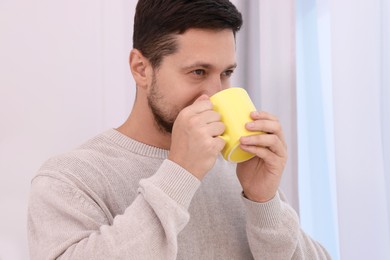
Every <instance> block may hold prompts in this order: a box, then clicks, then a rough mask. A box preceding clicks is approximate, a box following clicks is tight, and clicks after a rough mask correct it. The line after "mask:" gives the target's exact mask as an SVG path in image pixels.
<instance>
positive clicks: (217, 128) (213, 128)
mask: <svg viewBox="0 0 390 260" xmlns="http://www.w3.org/2000/svg"><path fill="white" fill-rule="evenodd" d="M205 130H206V131H207V134H208V135H210V136H213V137H216V136H220V135H222V134H223V132H224V131H225V124H224V123H222V122H213V123H211V124H208V125H207V126H206V127H205Z"/></svg>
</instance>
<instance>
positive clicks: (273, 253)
mask: <svg viewBox="0 0 390 260" xmlns="http://www.w3.org/2000/svg"><path fill="white" fill-rule="evenodd" d="M167 155H168V151H166V150H162V149H159V148H155V147H151V146H148V145H145V144H142V143H139V142H137V141H135V140H132V139H130V138H128V137H126V136H124V135H122V134H121V133H119V132H117V131H116V130H113V129H111V130H109V131H106V132H105V133H103V134H101V135H99V136H97V137H95V138H94V139H92V140H90V141H89V142H87V143H86V144H84V145H83V146H81V147H80V148H78V149H76V150H74V151H72V152H69V153H67V154H64V155H61V156H58V157H55V158H52V159H50V160H48V161H47V162H46V163H45V164H44V165H43V166H42V168H41V169H40V170H39V172H38V174H37V176H36V177H35V178H34V179H33V181H32V186H31V194H30V201H29V211H28V238H29V245H30V256H31V259H32V260H35V259H36V260H43V259H72V260H76V259H83V260H86V259H137V260H141V259H148V260H152V259H153V260H154V259H197V260H198V259H224V260H226V259H237V260H245V259H272V260H279V259H310V260H312V259H329V258H330V257H329V256H328V254H327V253H326V251H325V250H324V248H323V247H322V246H321V245H320V244H318V243H317V242H315V241H313V240H312V239H310V238H309V237H308V236H307V235H306V234H305V233H304V232H303V231H302V230H300V227H299V222H298V218H297V215H296V213H295V212H294V210H293V209H292V208H291V207H290V206H289V205H288V204H286V203H285V202H283V200H281V197H282V196H281V195H280V194H278V195H277V196H276V197H275V198H274V199H273V200H271V201H269V202H267V203H255V202H251V201H249V200H247V199H245V198H244V197H242V196H241V186H240V184H239V182H238V180H237V178H236V174H235V165H233V164H230V163H228V162H226V161H224V160H223V159H218V160H217V163H216V165H215V167H214V168H213V169H212V170H211V171H210V172H209V173H208V175H207V176H206V177H205V178H204V180H203V181H202V182H200V181H199V180H198V179H196V178H195V177H193V176H192V175H191V174H190V173H189V172H187V171H185V170H184V169H183V168H181V167H180V166H179V165H177V164H175V163H173V162H172V161H169V160H168V159H167Z"/></svg>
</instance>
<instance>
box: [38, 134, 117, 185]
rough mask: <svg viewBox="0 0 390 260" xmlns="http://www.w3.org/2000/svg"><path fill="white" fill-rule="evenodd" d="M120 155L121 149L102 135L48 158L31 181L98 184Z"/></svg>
mask: <svg viewBox="0 0 390 260" xmlns="http://www.w3.org/2000/svg"><path fill="white" fill-rule="evenodd" d="M120 153H123V151H121V148H120V147H119V146H117V145H116V144H115V143H113V142H111V141H110V139H109V138H107V137H106V136H105V134H104V133H103V134H100V135H98V136H96V137H94V138H92V139H90V140H88V141H87V142H85V143H84V144H82V145H81V146H79V147H78V148H76V149H74V150H72V151H69V152H66V153H63V154H60V155H57V156H54V157H52V158H49V159H48V160H47V161H46V162H45V163H44V164H43V165H42V166H41V167H40V169H39V170H38V172H37V174H36V176H35V177H34V179H33V181H34V180H35V179H37V178H40V177H46V178H48V179H53V180H54V179H55V180H57V181H62V182H66V183H68V184H72V185H77V184H78V182H79V183H89V184H93V183H98V182H99V180H100V179H101V178H102V177H103V174H104V173H106V172H107V168H110V165H111V164H113V162H112V161H113V160H115V158H118V157H119V156H120V155H119V154H120ZM40 179H42V178H40Z"/></svg>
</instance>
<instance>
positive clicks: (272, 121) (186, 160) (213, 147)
mask: <svg viewBox="0 0 390 260" xmlns="http://www.w3.org/2000/svg"><path fill="white" fill-rule="evenodd" d="M241 24H242V20H241V14H240V13H239V12H238V11H237V10H236V8H235V7H234V6H233V5H232V4H231V3H230V2H229V1H228V0H193V1H189V0H139V2H138V5H137V10H136V15H135V22H134V39H133V41H134V49H133V50H132V51H131V54H130V68H131V71H132V74H133V77H134V79H135V82H136V86H137V95H136V100H135V103H134V107H133V110H132V112H131V114H130V116H129V118H128V119H127V121H126V122H125V123H124V124H123V125H122V126H121V127H119V128H118V129H116V130H114V129H111V130H108V131H106V132H105V133H103V134H101V135H99V136H97V137H95V138H94V139H92V140H90V141H89V142H87V143H86V144H84V145H82V146H81V147H80V148H78V149H76V150H75V151H72V152H70V153H67V154H64V155H61V156H58V157H56V158H52V159H50V160H49V161H48V162H46V163H45V164H44V165H43V166H42V168H41V169H40V170H39V173H38V174H37V176H36V177H35V178H34V179H33V181H32V190H31V196H30V205H29V216H28V217H29V218H28V225H29V228H28V234H29V243H30V254H31V258H32V259H57V258H58V259H253V258H254V259H327V258H329V256H328V254H327V253H326V251H325V250H324V249H323V248H322V247H321V245H319V244H318V243H317V242H315V241H313V240H311V239H310V238H309V237H308V236H307V235H305V234H304V233H303V231H301V230H300V228H299V222H298V218H297V216H296V213H295V212H294V211H293V209H292V208H291V207H290V206H288V205H287V204H286V203H285V202H284V201H283V200H282V195H281V194H280V193H279V192H278V187H279V183H280V179H281V176H282V171H283V168H284V165H285V162H286V159H287V153H286V145H285V141H284V138H283V133H282V130H281V126H280V124H279V122H278V120H277V119H276V118H275V117H274V116H272V115H269V114H268V113H265V112H255V111H254V112H253V113H252V114H251V117H252V118H253V120H254V121H253V123H250V124H248V125H247V126H246V127H247V128H248V130H250V131H263V132H267V133H268V134H265V135H255V136H252V137H247V138H242V139H241V147H242V149H244V150H246V151H248V152H251V153H253V154H255V155H256V156H255V157H254V158H253V159H251V160H249V161H246V162H243V163H239V164H238V165H237V166H236V165H234V164H232V163H228V162H226V161H224V160H223V159H222V158H221V156H220V155H219V153H220V151H221V150H222V148H223V147H224V145H225V143H224V141H223V140H222V139H221V138H218V136H219V135H221V134H222V133H223V132H224V127H225V126H224V124H223V123H222V122H221V121H220V119H221V118H220V115H219V114H218V113H217V112H215V111H214V110H213V106H212V104H211V102H210V100H209V97H210V96H211V95H213V94H214V93H216V92H218V91H220V90H223V89H226V88H228V87H229V86H230V76H231V74H232V73H233V71H234V69H235V67H236V58H235V34H236V32H237V31H238V30H239V28H240V27H241ZM236 174H237V175H236ZM236 176H237V177H238V178H237V177H236Z"/></svg>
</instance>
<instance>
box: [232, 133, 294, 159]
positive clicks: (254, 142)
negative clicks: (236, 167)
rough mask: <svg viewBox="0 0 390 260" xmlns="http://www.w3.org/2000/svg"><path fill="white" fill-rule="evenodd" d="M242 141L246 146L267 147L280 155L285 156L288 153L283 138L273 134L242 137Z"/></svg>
mask: <svg viewBox="0 0 390 260" xmlns="http://www.w3.org/2000/svg"><path fill="white" fill-rule="evenodd" d="M240 143H241V144H243V145H246V146H254V147H266V148H268V149H269V150H270V151H272V152H273V153H275V154H277V155H278V156H280V157H285V156H286V154H287V152H286V147H285V146H284V144H283V142H282V140H280V138H279V137H278V136H277V135H273V134H265V135H264V134H263V135H262V134H260V135H252V136H245V137H242V138H241V139H240Z"/></svg>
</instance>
